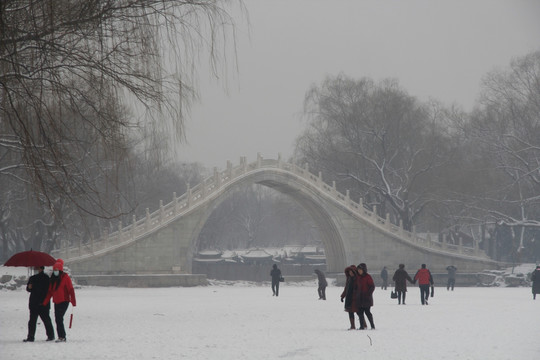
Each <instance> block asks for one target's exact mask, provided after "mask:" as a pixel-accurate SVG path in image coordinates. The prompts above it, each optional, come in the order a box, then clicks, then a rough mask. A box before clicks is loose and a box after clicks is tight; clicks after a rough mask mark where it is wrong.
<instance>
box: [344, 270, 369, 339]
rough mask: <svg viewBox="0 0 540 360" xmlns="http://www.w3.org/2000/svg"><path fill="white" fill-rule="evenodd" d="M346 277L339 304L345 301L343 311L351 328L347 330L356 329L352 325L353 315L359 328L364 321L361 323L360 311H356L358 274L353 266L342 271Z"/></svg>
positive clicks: (363, 324)
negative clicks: (357, 320)
mask: <svg viewBox="0 0 540 360" xmlns="http://www.w3.org/2000/svg"><path fill="white" fill-rule="evenodd" d="M344 272H345V276H346V282H345V288H344V289H343V292H342V293H341V302H343V299H345V311H346V312H348V313H349V321H350V323H351V327H350V328H349V330H354V329H356V326H355V325H354V314H355V313H356V314H357V315H358V318H359V320H360V327H362V326H365V321H362V317H360V311H359V309H358V305H357V304H358V301H357V296H358V272H357V270H356V266H355V265H351V266H348V267H346V268H345V270H344Z"/></svg>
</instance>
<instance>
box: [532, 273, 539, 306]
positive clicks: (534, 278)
mask: <svg viewBox="0 0 540 360" xmlns="http://www.w3.org/2000/svg"><path fill="white" fill-rule="evenodd" d="M531 281H532V294H533V300H536V294H540V265H538V266H537V267H536V270H534V271H533V272H532V274H531Z"/></svg>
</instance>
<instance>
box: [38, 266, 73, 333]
mask: <svg viewBox="0 0 540 360" xmlns="http://www.w3.org/2000/svg"><path fill="white" fill-rule="evenodd" d="M51 297H52V299H53V302H54V319H55V321H56V331H57V333H58V340H56V342H65V341H66V329H65V328H64V314H65V313H66V311H67V309H68V306H69V303H71V304H72V305H73V306H77V301H76V299H75V290H74V289H73V283H72V282H71V278H70V277H69V275H68V274H66V273H65V272H64V261H63V260H62V259H58V260H57V261H56V263H55V264H54V265H53V275H52V276H51V281H50V285H49V291H48V293H47V296H46V297H45V300H43V305H44V306H47V305H48V304H49V301H50V300H51Z"/></svg>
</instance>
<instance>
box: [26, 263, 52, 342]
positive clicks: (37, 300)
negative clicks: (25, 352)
mask: <svg viewBox="0 0 540 360" xmlns="http://www.w3.org/2000/svg"><path fill="white" fill-rule="evenodd" d="M35 270H37V271H38V273H37V274H35V275H33V276H31V277H30V279H28V284H26V291H28V292H29V293H30V300H29V301H28V308H29V309H30V320H28V336H27V337H26V339H24V340H23V341H24V342H33V341H34V336H35V334H36V324H37V318H38V316H39V317H40V318H41V321H43V325H45V331H46V333H47V341H52V340H54V329H53V326H52V321H51V318H50V316H49V309H50V308H51V306H50V305H49V304H47V305H46V306H44V305H43V304H42V303H43V300H44V299H45V297H46V296H47V291H48V290H49V276H48V275H47V274H45V272H43V270H44V267H43V266H41V267H36V268H35Z"/></svg>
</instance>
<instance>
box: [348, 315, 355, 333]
mask: <svg viewBox="0 0 540 360" xmlns="http://www.w3.org/2000/svg"><path fill="white" fill-rule="evenodd" d="M349 321H350V322H351V327H350V328H349V330H354V329H356V326H355V325H354V317H351V318H349Z"/></svg>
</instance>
